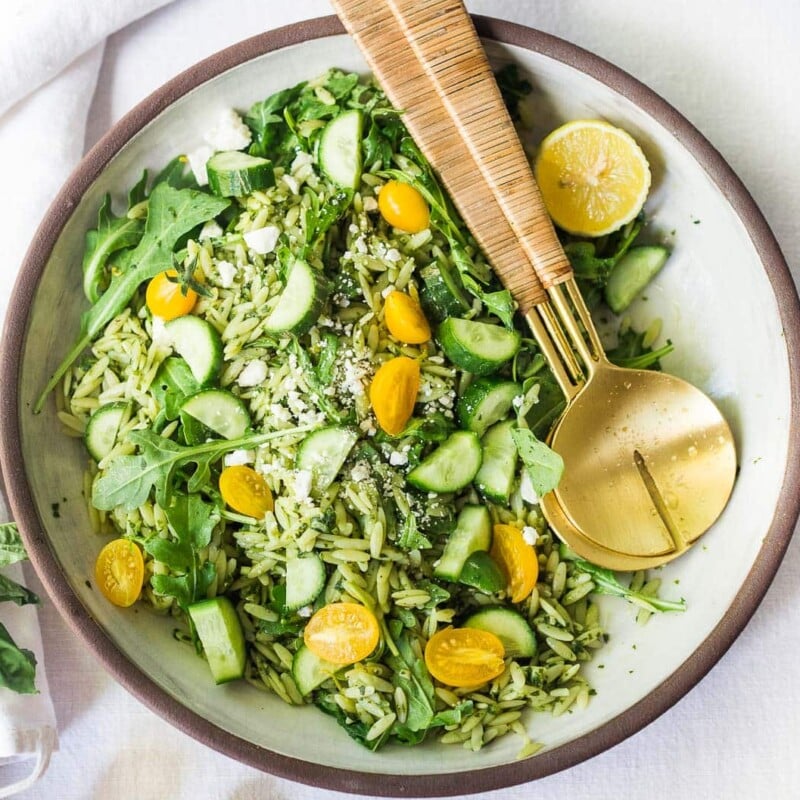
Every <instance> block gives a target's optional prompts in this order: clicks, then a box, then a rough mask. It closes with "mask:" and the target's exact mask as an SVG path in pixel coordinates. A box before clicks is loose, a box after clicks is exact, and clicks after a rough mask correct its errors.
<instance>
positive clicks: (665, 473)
mask: <svg viewBox="0 0 800 800" xmlns="http://www.w3.org/2000/svg"><path fill="white" fill-rule="evenodd" d="M333 5H334V7H335V8H336V10H337V12H338V14H339V16H340V18H341V19H342V21H343V22H344V24H345V26H346V27H347V28H348V30H349V32H350V33H351V35H352V36H353V37H354V39H355V40H356V42H357V43H358V45H359V46H360V48H361V50H362V51H363V53H364V54H365V56H366V58H367V61H368V62H369V64H370V66H371V68H372V69H373V71H374V73H375V75H376V77H377V79H378V80H379V81H380V83H381V85H382V86H383V88H384V90H385V91H386V93H387V95H388V97H389V98H390V99H391V101H392V102H393V103H394V105H395V106H396V107H398V108H400V109H402V110H403V120H404V122H405V123H406V126H407V127H408V129H409V131H410V132H411V134H412V135H413V136H414V138H415V140H416V141H417V143H418V144H419V146H420V148H421V149H422V151H423V152H424V153H425V155H426V157H427V158H428V160H429V161H430V162H431V164H432V165H433V167H434V168H435V169H436V171H437V172H438V174H439V175H440V177H441V179H442V181H443V183H444V184H445V186H446V187H447V190H448V192H449V193H450V196H451V197H452V198H453V201H454V202H455V204H456V206H457V207H458V209H459V211H460V213H461V215H462V217H463V218H464V220H465V222H466V223H467V225H468V226H469V228H470V230H471V231H472V233H473V235H474V236H475V238H476V240H477V241H478V243H479V244H480V246H481V247H482V249H483V251H484V253H485V254H486V256H487V258H488V259H489V261H490V262H491V263H492V265H493V267H494V270H495V272H496V273H497V275H498V276H499V277H500V279H501V280H502V282H503V284H504V285H505V286H506V288H508V289H509V290H510V291H511V292H512V294H513V295H514V298H515V299H516V301H517V303H518V305H519V308H520V311H521V312H522V313H523V314H524V315H525V318H526V320H527V321H528V324H529V325H530V327H531V330H532V331H533V334H534V336H535V338H536V340H537V343H538V344H539V347H540V348H541V350H542V353H543V354H544V356H545V357H546V359H547V362H548V364H549V366H550V368H551V370H552V371H553V373H554V375H555V377H556V379H557V381H558V383H559V385H560V387H561V389H562V390H563V392H564V394H565V396H566V397H567V401H568V402H567V408H566V410H565V412H564V413H563V414H562V416H561V418H560V419H559V420H558V422H557V423H556V425H555V427H554V428H553V430H552V432H551V434H550V437H549V439H548V441H549V443H550V445H551V447H553V449H554V450H556V452H558V453H559V454H560V455H561V456H562V458H563V459H564V464H565V469H564V476H563V478H562V480H561V482H560V484H559V486H558V487H557V488H556V489H555V490H554V491H553V492H550V493H548V494H547V495H545V496H544V497H543V498H541V503H542V509H543V511H544V514H545V516H546V518H547V520H548V522H549V524H550V525H551V527H552V528H553V529H554V530H555V532H556V533H557V534H558V535H559V536H560V537H561V538H562V539H564V541H566V542H567V544H568V545H569V546H570V547H571V548H572V549H573V550H574V551H575V552H576V553H578V554H579V555H581V556H583V557H584V558H587V559H589V560H591V561H593V562H594V563H596V564H599V565H601V566H605V567H608V568H610V569H620V570H633V569H643V568H648V567H653V566H657V565H658V564H662V563H664V562H666V561H669V560H670V559H672V558H675V557H676V556H678V555H680V554H681V553H683V552H685V550H686V549H687V548H688V547H689V546H690V545H691V544H692V543H693V542H695V541H696V540H697V539H698V538H699V537H700V536H701V535H702V534H703V533H704V532H705V531H706V530H707V529H708V528H709V527H710V526H711V525H712V524H713V523H714V521H715V520H716V519H717V517H718V516H719V514H720V513H721V512H722V510H723V509H724V507H725V505H726V504H727V501H728V498H729V496H730V493H731V490H732V487H733V482H734V479H735V475H736V452H735V447H734V442H733V436H732V434H731V431H730V428H729V427H728V425H727V423H726V422H725V420H724V418H723V417H722V415H721V414H720V412H719V411H718V410H717V408H716V406H715V405H714V404H713V403H712V401H711V400H710V399H709V398H708V397H706V396H705V395H704V394H703V393H702V392H700V391H699V390H698V389H696V388H695V387H693V386H691V385H690V384H688V383H686V382H685V381H682V380H679V379H678V378H674V377H672V376H668V375H664V374H662V373H657V372H648V371H644V370H629V369H621V368H619V367H616V366H614V365H612V364H610V363H609V362H608V360H607V359H606V357H605V355H604V353H603V348H602V346H601V344H600V340H599V337H598V335H597V333H596V331H595V328H594V325H593V323H592V320H591V317H590V314H589V311H588V309H587V308H586V306H585V304H584V302H583V300H582V298H581V296H580V293H579V291H578V288H577V285H576V284H575V282H574V279H573V273H572V267H571V266H570V263H569V260H568V259H567V257H566V255H565V254H564V251H563V248H562V247H561V244H560V242H559V240H558V237H557V236H556V233H555V230H554V228H553V226H552V223H551V222H550V219H549V217H548V215H547V212H546V210H545V207H544V203H543V201H542V198H541V195H540V193H539V190H538V187H537V186H536V183H535V181H534V179H533V175H532V173H531V170H530V166H529V164H528V161H527V158H526V156H525V153H524V151H523V150H522V146H521V145H520V143H519V140H518V138H517V135H516V132H515V130H514V126H513V123H512V122H511V119H510V118H509V116H508V113H507V111H506V109H505V106H504V104H503V101H502V98H501V96H500V93H499V90H498V88H497V85H496V83H495V81H494V77H493V75H492V72H491V68H490V66H489V63H488V61H487V59H486V55H485V53H484V51H483V48H482V46H481V44H480V41H479V39H478V36H477V34H476V32H475V28H474V26H473V25H472V21H471V20H470V18H469V16H468V14H467V12H466V9H465V8H464V6H463V4H462V2H461V0H424V1H423V2H420V0H333Z"/></svg>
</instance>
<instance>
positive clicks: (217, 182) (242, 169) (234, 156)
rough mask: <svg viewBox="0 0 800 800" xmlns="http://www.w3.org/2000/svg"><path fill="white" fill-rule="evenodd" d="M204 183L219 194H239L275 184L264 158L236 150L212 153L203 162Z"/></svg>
mask: <svg viewBox="0 0 800 800" xmlns="http://www.w3.org/2000/svg"><path fill="white" fill-rule="evenodd" d="M206 172H208V187H209V189H211V191H212V192H213V193H214V194H216V195H219V196H220V197H243V196H244V195H247V194H250V193H251V192H255V191H260V190H262V189H269V187H270V186H274V185H275V172H274V171H273V169H272V162H271V161H270V160H269V159H268V158H259V157H258V156H251V155H248V154H247V153H241V152H239V151H238V150H226V151H225V152H223V153H215V154H214V155H213V156H211V158H209V159H208V161H207V162H206Z"/></svg>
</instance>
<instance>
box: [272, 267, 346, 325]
mask: <svg viewBox="0 0 800 800" xmlns="http://www.w3.org/2000/svg"><path fill="white" fill-rule="evenodd" d="M330 291H331V287H330V282H329V281H328V279H327V278H326V277H325V276H324V275H323V274H322V273H321V272H320V271H319V270H316V269H314V268H313V267H311V266H310V265H309V264H307V263H306V262H305V261H301V260H300V259H295V260H294V261H293V262H292V263H291V265H290V266H289V270H288V272H287V274H286V285H285V286H284V287H283V291H282V292H281V293H280V295H279V296H278V300H277V303H276V304H275V305H274V306H273V307H272V310H271V311H270V313H269V316H268V317H267V319H266V320H265V322H264V329H265V330H267V331H269V332H270V333H283V332H284V331H291V332H292V333H295V334H298V335H299V334H301V333H305V332H306V331H307V330H308V329H309V328H310V327H311V326H312V325H314V323H315V322H316V321H317V320H318V319H319V315H320V314H321V313H322V309H323V308H324V306H325V302H326V301H327V299H328V295H329V294H330Z"/></svg>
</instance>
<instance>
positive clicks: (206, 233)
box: [197, 219, 223, 242]
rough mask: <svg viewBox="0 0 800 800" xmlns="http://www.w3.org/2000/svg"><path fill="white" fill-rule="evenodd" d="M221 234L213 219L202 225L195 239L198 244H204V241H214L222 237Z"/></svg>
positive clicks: (220, 229) (217, 224)
mask: <svg viewBox="0 0 800 800" xmlns="http://www.w3.org/2000/svg"><path fill="white" fill-rule="evenodd" d="M222 233H223V231H222V228H221V227H220V225H219V223H218V222H217V221H216V220H215V219H210V220H209V221H208V222H206V224H205V225H203V227H202V229H201V230H200V234H199V235H198V237H197V239H198V241H200V242H204V241H205V240H206V239H216V238H218V237H220V236H222Z"/></svg>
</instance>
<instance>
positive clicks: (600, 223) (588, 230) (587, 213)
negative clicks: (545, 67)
mask: <svg viewBox="0 0 800 800" xmlns="http://www.w3.org/2000/svg"><path fill="white" fill-rule="evenodd" d="M534 172H535V175H536V182H537V183H538V184H539V188H540V189H541V192H542V197H543V198H544V203H545V206H546V207H547V211H548V213H549V214H550V216H551V217H552V219H553V221H554V222H555V223H556V225H558V226H559V227H560V228H563V229H564V230H565V231H567V232H568V233H574V234H577V235H579V236H603V235H605V234H607V233H611V232H612V231H615V230H617V229H618V228H621V227H622V226H623V225H625V224H627V223H628V222H630V221H631V220H632V219H634V218H635V217H636V215H637V214H638V213H639V212H640V211H641V210H642V206H643V205H644V201H645V200H646V199H647V193H648V191H649V190H650V166H649V164H648V163H647V158H646V157H645V155H644V153H643V152H642V149H641V147H639V145H638V144H637V143H636V141H635V140H634V138H633V137H632V136H631V135H630V134H629V133H627V132H626V131H624V130H622V129H621V128H617V127H615V126H614V125H611V124H609V123H608V122H603V121H602V120H598V119H581V120H575V121H573V122H568V123H566V124H565V125H562V126H561V127H560V128H556V130H554V131H553V132H552V133H551V134H550V135H549V136H547V137H546V138H545V139H544V141H543V142H542V144H541V146H540V148H539V153H538V155H537V157H536V164H535V166H534Z"/></svg>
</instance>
